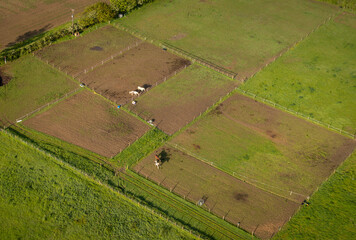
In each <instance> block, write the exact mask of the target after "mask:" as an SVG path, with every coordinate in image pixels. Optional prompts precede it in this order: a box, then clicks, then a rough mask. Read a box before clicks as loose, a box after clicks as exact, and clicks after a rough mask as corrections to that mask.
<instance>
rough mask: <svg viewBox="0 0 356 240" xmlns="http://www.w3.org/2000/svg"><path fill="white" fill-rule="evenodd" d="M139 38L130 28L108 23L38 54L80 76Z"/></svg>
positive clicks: (44, 59)
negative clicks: (116, 26) (130, 32)
mask: <svg viewBox="0 0 356 240" xmlns="http://www.w3.org/2000/svg"><path fill="white" fill-rule="evenodd" d="M139 42H141V40H139V39H138V38H135V37H134V36H132V35H130V34H128V33H127V32H125V31H122V30H119V29H117V28H115V27H113V26H111V25H107V26H104V27H101V28H100V29H97V30H95V31H92V32H89V33H87V34H85V35H83V36H80V37H77V38H76V39H73V40H69V41H65V42H61V43H58V44H54V45H51V46H48V47H45V48H43V49H41V50H39V51H37V52H36V56H38V57H39V58H41V59H42V60H43V61H48V62H49V64H51V65H54V66H56V67H58V68H60V69H61V70H62V71H64V72H68V74H70V75H75V76H76V75H78V74H79V73H83V71H84V70H85V69H87V70H88V71H90V70H91V67H92V66H94V65H97V64H101V61H102V60H106V59H108V58H110V57H111V56H112V55H115V54H119V52H120V51H124V50H125V49H126V48H128V47H130V46H134V45H136V43H139Z"/></svg>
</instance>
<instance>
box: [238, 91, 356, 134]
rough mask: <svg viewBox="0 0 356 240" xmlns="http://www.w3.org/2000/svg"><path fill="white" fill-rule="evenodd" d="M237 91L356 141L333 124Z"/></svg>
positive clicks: (255, 95)
mask: <svg viewBox="0 0 356 240" xmlns="http://www.w3.org/2000/svg"><path fill="white" fill-rule="evenodd" d="M236 90H237V91H239V92H240V93H242V94H244V95H247V96H249V97H252V98H254V99H256V100H259V101H260V102H263V103H266V104H268V105H270V106H273V107H275V108H279V109H281V110H284V111H286V112H289V113H291V114H293V115H296V116H298V117H302V118H304V119H307V120H309V121H311V122H313V123H315V124H318V125H320V126H323V127H326V128H328V129H332V130H334V131H336V132H339V133H341V134H344V135H346V136H349V137H351V138H354V139H355V137H356V135H355V134H352V133H349V132H347V131H345V130H342V129H340V128H337V127H334V126H332V125H331V124H327V123H324V122H322V121H319V120H316V119H314V118H312V117H310V116H308V115H305V114H303V113H300V112H297V111H293V110H291V109H289V108H287V107H284V106H282V105H280V104H278V103H275V102H273V101H271V100H268V99H265V98H262V97H260V96H257V94H254V93H251V92H249V91H246V90H242V89H240V88H238V87H236Z"/></svg>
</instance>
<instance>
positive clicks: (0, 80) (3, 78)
mask: <svg viewBox="0 0 356 240" xmlns="http://www.w3.org/2000/svg"><path fill="white" fill-rule="evenodd" d="M11 78H12V77H11V76H10V75H9V74H7V73H6V72H5V70H4V67H1V68H0V87H2V86H5V85H6V84H8V83H9V82H10V81H11Z"/></svg>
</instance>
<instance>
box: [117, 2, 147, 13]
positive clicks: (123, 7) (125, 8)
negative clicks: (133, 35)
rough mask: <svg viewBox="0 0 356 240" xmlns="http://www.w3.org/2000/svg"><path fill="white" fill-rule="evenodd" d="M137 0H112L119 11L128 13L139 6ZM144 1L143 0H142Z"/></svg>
mask: <svg viewBox="0 0 356 240" xmlns="http://www.w3.org/2000/svg"><path fill="white" fill-rule="evenodd" d="M137 2H138V1H137V0H110V3H111V6H112V8H113V9H115V11H116V12H119V13H127V12H129V11H131V10H132V9H134V8H135V7H136V6H137ZM140 2H142V0H141V1H140Z"/></svg>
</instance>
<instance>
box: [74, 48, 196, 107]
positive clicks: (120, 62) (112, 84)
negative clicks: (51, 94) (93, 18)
mask: <svg viewBox="0 0 356 240" xmlns="http://www.w3.org/2000/svg"><path fill="white" fill-rule="evenodd" d="M189 65H190V62H189V61H188V60H185V59H183V58H181V57H178V56H176V55H173V54H171V53H169V52H167V51H164V50H162V49H160V48H158V47H156V46H154V45H152V44H150V43H142V44H140V45H138V46H137V47H135V48H132V49H130V50H129V51H127V52H125V53H124V54H123V55H120V56H118V57H116V58H114V59H113V60H112V61H110V62H107V63H105V64H104V65H102V66H99V67H98V68H96V69H94V70H93V71H90V72H89V73H87V74H84V75H82V76H81V77H80V81H82V82H84V83H85V84H87V85H88V87H89V88H91V89H93V90H95V91H96V92H98V93H100V94H101V95H103V96H104V97H106V98H108V99H110V100H111V101H113V102H115V103H117V104H125V103H127V102H129V101H131V100H132V99H133V96H131V95H130V94H129V92H130V91H133V90H137V87H138V86H141V87H146V88H151V87H155V86H156V85H157V84H159V83H162V82H164V81H165V80H166V79H168V78H169V77H170V76H171V75H174V74H175V73H178V72H179V71H180V70H182V69H183V68H184V67H185V66H189ZM147 90H149V89H147Z"/></svg>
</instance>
